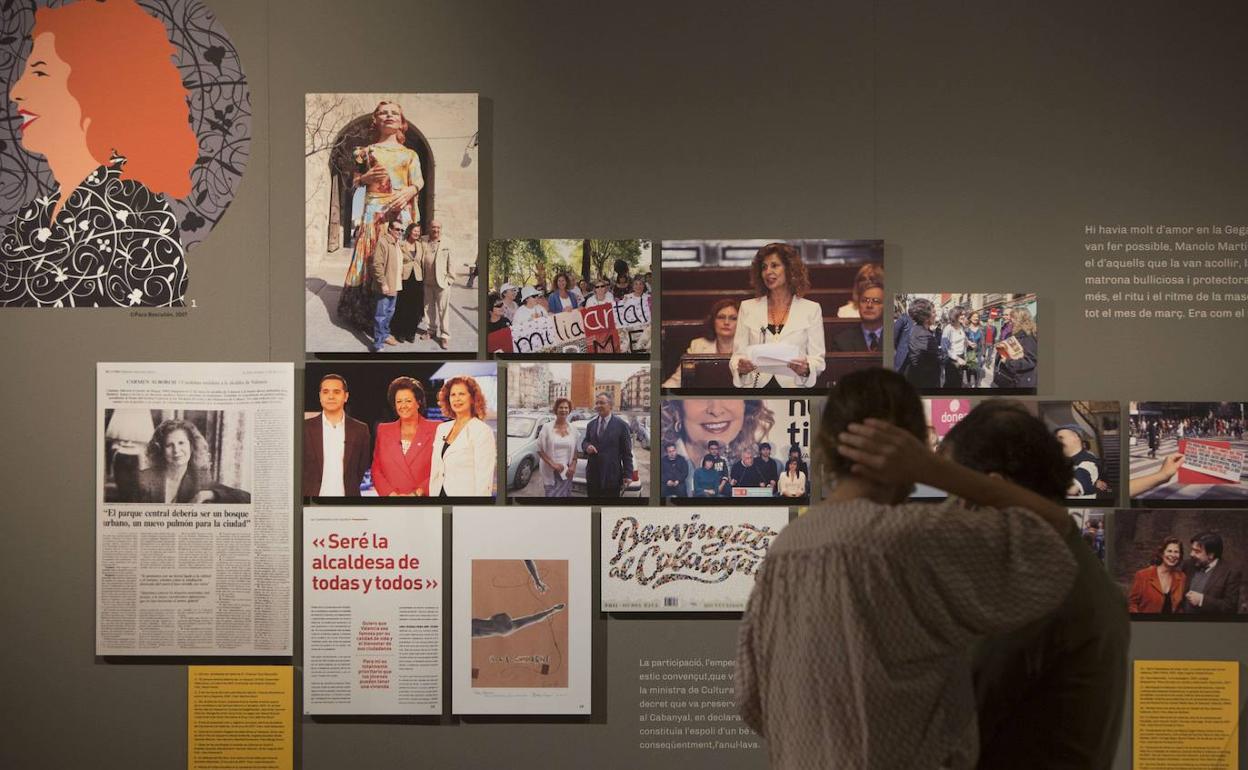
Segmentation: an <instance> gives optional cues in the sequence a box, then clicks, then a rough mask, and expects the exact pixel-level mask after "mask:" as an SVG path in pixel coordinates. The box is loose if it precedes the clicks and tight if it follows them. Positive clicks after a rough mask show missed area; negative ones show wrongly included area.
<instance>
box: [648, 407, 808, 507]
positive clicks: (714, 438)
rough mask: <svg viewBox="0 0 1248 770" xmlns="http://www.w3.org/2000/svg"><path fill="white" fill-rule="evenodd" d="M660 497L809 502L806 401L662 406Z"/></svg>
mask: <svg viewBox="0 0 1248 770" xmlns="http://www.w3.org/2000/svg"><path fill="white" fill-rule="evenodd" d="M660 412H661V419H662V425H661V429H662V430H661V433H660V441H659V442H658V446H659V449H660V451H661V452H662V455H661V456H660V461H659V462H660V479H659V485H660V490H661V491H660V496H661V497H662V498H663V499H664V500H665V501H667V500H672V499H679V498H695V499H697V500H699V501H703V502H705V501H709V500H713V499H719V500H722V499H739V500H746V501H749V502H755V503H757V502H767V501H771V502H782V503H786V504H797V503H798V502H800V501H804V500H807V499H809V495H810V479H811V474H810V465H809V460H810V426H811V414H810V402H809V401H808V400H806V399H766V400H756V399H732V398H715V399H702V398H687V399H679V400H678V399H664V400H663V402H662V405H661V409H660Z"/></svg>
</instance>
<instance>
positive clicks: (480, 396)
mask: <svg viewBox="0 0 1248 770" xmlns="http://www.w3.org/2000/svg"><path fill="white" fill-rule="evenodd" d="M456 385H463V386H464V387H465V388H467V389H468V396H469V397H470V398H471V399H472V403H471V404H470V405H469V407H468V415H469V416H470V417H480V418H481V419H483V420H484V419H485V394H484V393H482V392H481V386H480V385H478V384H477V381H476V380H474V379H473V378H471V377H468V376H465V375H461V376H459V377H452V378H451V379H449V380H447V381H446V382H444V383H442V390H439V391H438V406H440V407H442V414H444V415H446V416H447V417H448V418H453V417H454V416H455V413H454V412H452V411H451V388H453V387H455V386H456Z"/></svg>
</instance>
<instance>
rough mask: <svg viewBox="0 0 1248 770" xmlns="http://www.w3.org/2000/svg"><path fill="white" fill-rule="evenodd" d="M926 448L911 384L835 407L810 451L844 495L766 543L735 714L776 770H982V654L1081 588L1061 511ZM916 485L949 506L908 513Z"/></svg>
mask: <svg viewBox="0 0 1248 770" xmlns="http://www.w3.org/2000/svg"><path fill="white" fill-rule="evenodd" d="M926 436H927V421H926V419H925V417H924V412H923V405H922V403H921V402H920V400H919V397H918V394H917V393H916V392H915V390H914V388H913V387H911V386H910V384H909V383H907V382H906V380H905V378H904V377H902V376H901V375H899V374H897V373H895V372H888V371H884V370H882V369H867V370H862V371H856V372H853V373H851V374H847V375H845V376H844V377H842V378H841V379H840V380H839V381H838V382H837V384H836V386H835V387H834V388H833V389H832V392H831V394H830V396H829V398H828V403H827V406H826V408H825V410H824V413H823V419H822V423H821V426H820V430H819V433H818V435H817V437H816V440H817V442H818V445H819V449H820V451H821V453H822V454H823V456H824V458H825V463H826V465H827V466H828V468H829V470H830V473H831V475H832V476H833V479H834V484H833V487H832V492H831V494H830V495H829V497H828V501H827V502H826V503H824V504H822V505H819V506H815V507H813V508H812V509H811V510H810V512H809V513H807V514H806V515H805V516H802V517H800V518H798V519H796V520H794V521H792V522H790V524H789V525H788V526H787V527H785V529H784V530H783V531H781V533H780V535H779V536H778V537H777V538H776V540H775V541H774V542H773V543H772V545H771V548H770V550H769V551H768V554H767V559H766V561H764V562H763V566H762V568H761V569H760V572H759V574H758V577H757V581H756V583H755V585H754V590H753V593H752V594H751V596H750V601H749V604H748V605H747V608H746V610H745V614H744V616H743V618H742V623H741V628H740V637H739V646H738V650H737V677H736V697H737V703H738V707H739V709H740V712H741V716H742V717H743V718H744V720H745V722H746V723H747V724H748V725H749V726H750V727H751V728H753V729H754V730H755V731H756V732H758V733H759V734H760V735H762V736H764V737H765V738H766V739H767V746H768V749H769V752H770V757H771V766H772V767H778V768H779V767H785V768H787V767H859V768H877V767H878V768H885V767H887V768H893V767H914V766H916V762H919V761H922V762H924V763H926V764H925V766H928V767H943V768H951V769H952V768H957V769H959V770H962V769H964V768H971V767H974V766H975V759H976V756H977V753H978V736H977V730H976V717H975V710H976V705H975V695H974V691H973V689H972V679H971V676H972V674H971V650H972V647H973V643H974V642H975V641H976V640H977V639H978V638H980V637H981V636H986V635H989V634H996V633H1002V632H1005V631H1009V630H1011V629H1014V628H1017V627H1021V626H1023V625H1024V624H1026V623H1028V622H1030V621H1031V620H1034V619H1036V618H1039V617H1041V616H1043V615H1045V614H1046V613H1048V612H1050V611H1051V610H1053V609H1054V608H1055V607H1057V605H1058V604H1059V603H1060V602H1061V601H1062V599H1063V598H1065V596H1066V594H1067V592H1069V591H1070V589H1071V586H1072V585H1073V581H1074V577H1075V569H1076V564H1075V559H1074V556H1073V555H1072V554H1071V552H1070V549H1069V548H1068V547H1067V545H1066V543H1065V542H1064V540H1063V539H1062V534H1063V533H1065V532H1067V531H1068V530H1069V529H1070V528H1071V526H1072V523H1071V519H1070V515H1069V514H1068V513H1067V512H1066V509H1065V508H1064V507H1063V506H1061V505H1058V504H1057V503H1054V502H1051V501H1049V500H1047V499H1045V498H1044V497H1042V496H1040V495H1037V494H1035V493H1033V492H1029V491H1027V490H1026V489H1023V488H1022V487H1019V486H1017V485H1015V484H1012V483H1010V482H1008V481H1005V480H1003V479H1001V478H997V477H993V476H988V475H985V474H982V473H978V472H976V471H972V470H969V469H967V468H964V467H962V466H960V465H957V464H956V463H954V462H952V461H950V460H948V459H945V458H942V457H940V456H938V455H936V454H935V453H933V452H932V451H931V450H930V449H928V447H927V446H926V444H925V440H926ZM916 483H921V484H927V485H930V486H935V487H938V488H940V489H943V490H945V491H946V492H948V493H949V494H950V495H951V496H952V497H951V498H950V499H949V500H946V501H945V502H943V503H940V504H927V503H909V502H907V497H908V496H909V494H910V493H911V491H912V490H913V488H914V485H915V484H916ZM956 498H961V500H958V499H956ZM963 501H965V502H967V503H971V505H970V506H967V505H965V504H964V503H963Z"/></svg>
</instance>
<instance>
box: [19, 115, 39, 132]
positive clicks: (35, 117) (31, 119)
mask: <svg viewBox="0 0 1248 770" xmlns="http://www.w3.org/2000/svg"><path fill="white" fill-rule="evenodd" d="M17 114H18V115H22V116H28V117H26V118H25V120H23V121H22V124H21V125H20V126H18V127H17V130H18V131H25V130H26V127H27V126H29V125H30V124H31V123H34V122H35V121H36V120H38V119H39V116H38V115H36V114H35V113H33V112H31V111H30V110H18V111H17Z"/></svg>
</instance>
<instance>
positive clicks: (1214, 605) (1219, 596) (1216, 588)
mask: <svg viewBox="0 0 1248 770" xmlns="http://www.w3.org/2000/svg"><path fill="white" fill-rule="evenodd" d="M1187 582H1188V586H1189V587H1190V585H1191V582H1192V581H1191V576H1190V575H1189V576H1188V581H1187ZM1242 583H1243V573H1241V572H1240V571H1239V568H1238V567H1236V566H1235V565H1233V564H1227V563H1226V560H1225V559H1218V564H1217V566H1215V567H1214V568H1213V570H1212V571H1211V572H1210V573H1209V580H1208V581H1206V582H1205V590H1204V592H1203V593H1204V595H1205V598H1204V601H1203V602H1202V603H1201V605H1200V606H1199V607H1195V606H1192V605H1191V604H1188V603H1187V602H1186V601H1184V602H1183V611H1184V612H1195V613H1201V614H1206V615H1233V614H1235V613H1237V612H1239V587H1240V585H1241V584H1242Z"/></svg>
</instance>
